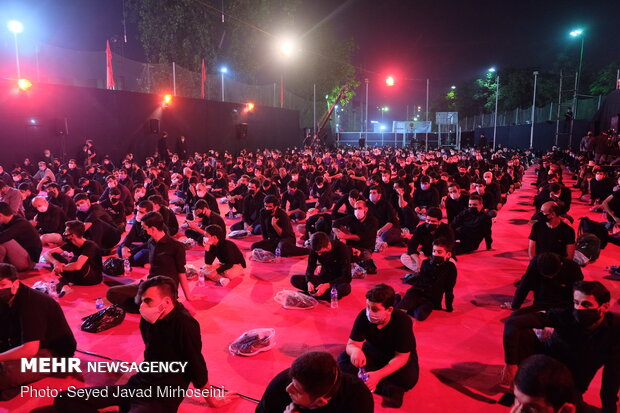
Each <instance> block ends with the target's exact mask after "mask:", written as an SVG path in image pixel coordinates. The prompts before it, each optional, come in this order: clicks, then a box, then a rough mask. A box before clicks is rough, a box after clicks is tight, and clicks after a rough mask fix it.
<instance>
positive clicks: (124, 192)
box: [99, 184, 135, 215]
mask: <svg viewBox="0 0 620 413" xmlns="http://www.w3.org/2000/svg"><path fill="white" fill-rule="evenodd" d="M116 187H117V188H118V189H119V190H120V191H121V204H123V207H124V208H125V215H130V214H131V213H133V209H134V206H135V205H134V199H133V195H132V194H131V192H130V191H129V189H127V187H126V186H125V185H123V184H118V185H117V186H116ZM109 197H110V188H109V187H106V189H105V191H103V193H102V194H101V196H100V197H99V202H103V201H104V200H106V199H108V198H109Z"/></svg>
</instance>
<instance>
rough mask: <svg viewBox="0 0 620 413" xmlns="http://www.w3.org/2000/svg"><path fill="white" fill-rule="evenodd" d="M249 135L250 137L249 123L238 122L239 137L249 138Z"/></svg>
mask: <svg viewBox="0 0 620 413" xmlns="http://www.w3.org/2000/svg"><path fill="white" fill-rule="evenodd" d="M247 137H248V124H247V123H239V124H237V139H247Z"/></svg>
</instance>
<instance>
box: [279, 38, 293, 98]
mask: <svg viewBox="0 0 620 413" xmlns="http://www.w3.org/2000/svg"><path fill="white" fill-rule="evenodd" d="M296 49H297V46H296V44H295V42H294V41H293V40H291V39H287V38H283V39H281V40H280V42H279V44H278V50H279V52H280V56H282V57H283V58H284V59H285V60H290V58H291V57H293V54H294V53H295V51H296ZM280 107H281V108H283V107H284V68H282V71H281V72H280Z"/></svg>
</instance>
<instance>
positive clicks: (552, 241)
mask: <svg viewBox="0 0 620 413" xmlns="http://www.w3.org/2000/svg"><path fill="white" fill-rule="evenodd" d="M560 214H561V210H560V207H559V206H558V204H556V203H555V202H551V201H550V202H545V203H544V204H543V205H542V206H541V207H540V213H539V214H538V218H537V221H536V223H535V224H534V225H533V226H532V231H531V232H530V236H529V245H528V250H527V251H528V254H529V257H530V259H532V258H534V257H535V256H536V255H538V254H540V253H543V252H555V253H556V254H558V255H560V256H561V257H565V258H568V259H569V260H572V259H573V256H574V255H575V230H574V229H573V228H572V227H571V226H570V225H568V224H567V223H565V222H563V221H562V219H561V218H560Z"/></svg>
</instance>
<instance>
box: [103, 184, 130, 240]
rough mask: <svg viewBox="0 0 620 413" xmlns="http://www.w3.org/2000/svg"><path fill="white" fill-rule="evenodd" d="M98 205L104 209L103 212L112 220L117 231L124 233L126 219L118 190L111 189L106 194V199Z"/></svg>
mask: <svg viewBox="0 0 620 413" xmlns="http://www.w3.org/2000/svg"><path fill="white" fill-rule="evenodd" d="M99 204H100V205H101V206H102V207H103V208H104V209H105V211H106V212H107V213H108V214H109V215H110V217H112V220H113V221H114V223H115V224H116V225H117V227H118V229H119V231H121V232H125V226H126V225H127V217H126V214H125V207H124V206H123V204H122V203H121V191H120V189H118V188H112V189H111V190H110V191H109V192H108V198H106V199H104V200H103V201H101V202H99Z"/></svg>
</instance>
